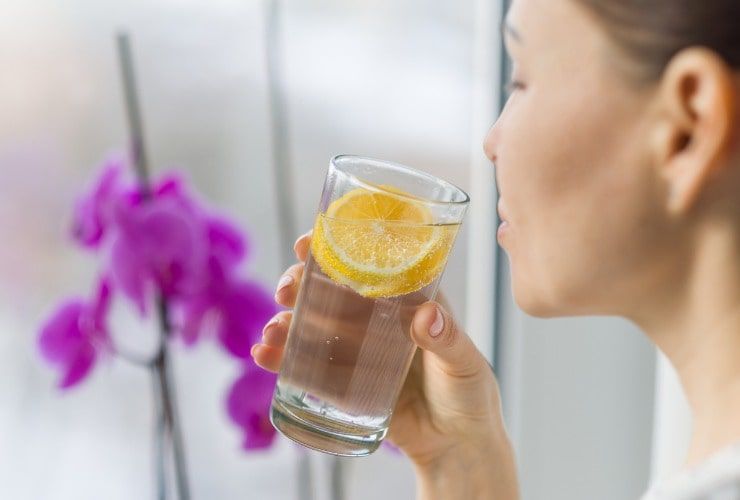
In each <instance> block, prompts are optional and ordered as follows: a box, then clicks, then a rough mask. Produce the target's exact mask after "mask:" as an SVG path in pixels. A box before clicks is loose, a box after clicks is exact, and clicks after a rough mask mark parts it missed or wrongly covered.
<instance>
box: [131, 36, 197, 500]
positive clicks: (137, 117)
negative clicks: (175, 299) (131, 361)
mask: <svg viewBox="0 0 740 500" xmlns="http://www.w3.org/2000/svg"><path fill="white" fill-rule="evenodd" d="M116 43H117V46H118V61H119V64H120V68H121V79H122V81H123V90H124V96H125V104H126V115H127V117H128V125H129V133H130V140H131V153H132V160H133V164H134V167H135V169H136V175H137V178H138V180H139V186H140V189H141V192H142V195H143V197H144V199H145V200H148V199H150V198H151V185H150V181H149V165H148V162H147V156H146V147H145V143H144V127H143V125H142V119H141V112H140V108H139V98H138V93H137V87H136V77H135V73H134V63H133V56H132V51H131V43H130V39H129V35H128V33H126V32H121V33H119V34H118V35H117V37H116ZM157 316H158V320H159V327H160V328H159V332H160V341H159V349H158V352H157V355H156V357H155V358H154V359H153V360H152V361H151V363H150V365H149V366H150V368H151V371H152V374H153V378H154V387H155V392H154V397H155V401H156V404H157V423H156V433H157V435H156V438H155V452H156V455H157V456H156V470H157V480H158V494H159V499H160V500H165V499H166V496H167V495H166V493H167V480H166V470H167V467H166V461H167V456H166V455H167V453H166V448H169V451H171V458H172V460H173V462H174V469H175V481H176V485H177V498H178V499H179V500H190V490H189V487H188V479H187V468H186V465H185V446H184V444H183V439H182V433H181V431H180V419H179V418H178V415H177V408H176V401H175V386H174V380H173V379H172V373H171V367H170V357H169V340H170V336H171V333H172V328H171V325H170V317H169V307H168V304H167V300H166V299H165V297H164V296H162V295H158V296H157ZM168 443H169V444H170V445H171V446H166V445H167V444H168Z"/></svg>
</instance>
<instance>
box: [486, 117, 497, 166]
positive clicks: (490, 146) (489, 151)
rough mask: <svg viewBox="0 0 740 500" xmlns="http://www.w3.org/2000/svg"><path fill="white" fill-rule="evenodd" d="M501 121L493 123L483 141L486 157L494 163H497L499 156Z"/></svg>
mask: <svg viewBox="0 0 740 500" xmlns="http://www.w3.org/2000/svg"><path fill="white" fill-rule="evenodd" d="M500 128H501V127H500V126H499V121H496V123H494V124H493V126H492V127H491V128H490V130H489V131H488V134H486V138H485V140H484V141H483V151H484V152H485V153H486V157H488V159H489V160H491V161H492V162H493V163H496V157H497V156H498V141H499V135H500Z"/></svg>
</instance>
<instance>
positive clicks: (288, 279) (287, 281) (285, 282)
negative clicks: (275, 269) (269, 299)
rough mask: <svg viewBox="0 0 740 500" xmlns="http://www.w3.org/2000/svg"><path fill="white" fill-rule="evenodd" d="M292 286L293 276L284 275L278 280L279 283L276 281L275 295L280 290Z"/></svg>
mask: <svg viewBox="0 0 740 500" xmlns="http://www.w3.org/2000/svg"><path fill="white" fill-rule="evenodd" d="M292 284H293V276H291V275H290V274H286V275H284V276H283V277H282V278H280V281H278V284H277V290H276V291H275V293H278V292H280V290H282V289H283V288H285V287H286V286H290V285H292Z"/></svg>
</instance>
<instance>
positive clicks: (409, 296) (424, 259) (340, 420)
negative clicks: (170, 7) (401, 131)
mask: <svg viewBox="0 0 740 500" xmlns="http://www.w3.org/2000/svg"><path fill="white" fill-rule="evenodd" d="M469 201H470V199H469V197H468V195H467V194H466V193H465V192H464V191H462V190H461V189H459V188H457V187H455V186H453V185H452V184H450V183H449V182H446V181H443V180H440V179H437V178H435V177H433V176H431V175H429V174H426V173H423V172H420V171H417V170H414V169H411V168H409V167H405V166H403V165H398V164H395V163H390V162H386V161H380V160H374V159H370V158H360V157H355V156H337V157H335V158H333V159H332V160H331V161H330V163H329V170H328V172H327V175H326V179H325V182H324V189H323V193H322V196H321V203H320V205H319V212H318V215H317V217H316V222H315V225H314V231H313V236H312V240H311V250H310V252H309V255H308V259H307V261H306V266H305V268H304V273H303V279H302V282H301V286H300V290H299V292H298V297H297V302H296V306H295V309H294V311H293V319H292V323H291V326H290V331H289V333H288V340H287V343H286V346H285V351H284V356H283V362H282V366H281V369H280V375H279V378H278V382H277V385H276V388H275V394H274V396H273V400H272V408H271V412H270V420H271V421H272V424H273V425H274V426H275V428H276V429H278V430H279V431H280V432H281V433H283V434H284V435H285V436H287V437H289V438H290V439H292V440H294V441H297V442H298V443H301V444H303V445H304V446H307V447H309V448H312V449H315V450H319V451H323V452H326V453H331V454H334V455H343V456H364V455H369V454H371V453H372V452H374V451H375V450H376V449H377V448H378V446H380V443H381V442H382V440H383V438H384V437H385V435H386V433H387V430H388V425H389V423H390V419H391V415H392V413H393V408H394V406H395V404H396V401H397V400H398V397H399V394H400V392H401V389H402V387H403V383H404V380H405V378H406V375H407V373H408V370H409V367H410V365H411V361H412V360H413V356H414V353H415V351H416V346H415V344H414V343H413V341H412V340H411V337H410V326H411V320H412V318H413V316H414V313H415V312H416V309H417V308H418V307H419V306H420V305H421V304H423V303H424V302H427V301H428V300H432V299H434V297H435V294H436V292H437V286H438V284H439V281H440V278H441V276H442V272H443V270H444V267H445V265H446V263H447V258H448V255H449V252H450V250H451V249H452V246H453V243H454V241H455V237H456V235H457V232H458V229H459V227H460V225H461V224H462V221H463V217H464V215H465V212H466V210H467V207H468V203H469Z"/></svg>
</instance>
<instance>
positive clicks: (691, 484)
mask: <svg viewBox="0 0 740 500" xmlns="http://www.w3.org/2000/svg"><path fill="white" fill-rule="evenodd" d="M641 500H740V443H736V444H733V445H731V446H728V447H726V448H724V449H722V450H720V451H719V452H717V453H715V454H714V455H712V456H711V457H710V458H708V459H707V460H705V461H704V462H702V463H701V464H699V465H697V466H695V467H692V468H690V469H687V470H685V471H683V472H680V473H678V474H676V475H675V476H672V477H669V478H667V479H665V480H663V481H660V482H658V483H656V484H655V485H653V486H652V487H651V488H650V489H649V490H648V491H647V493H645V495H644V496H643V497H642V499H641Z"/></svg>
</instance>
